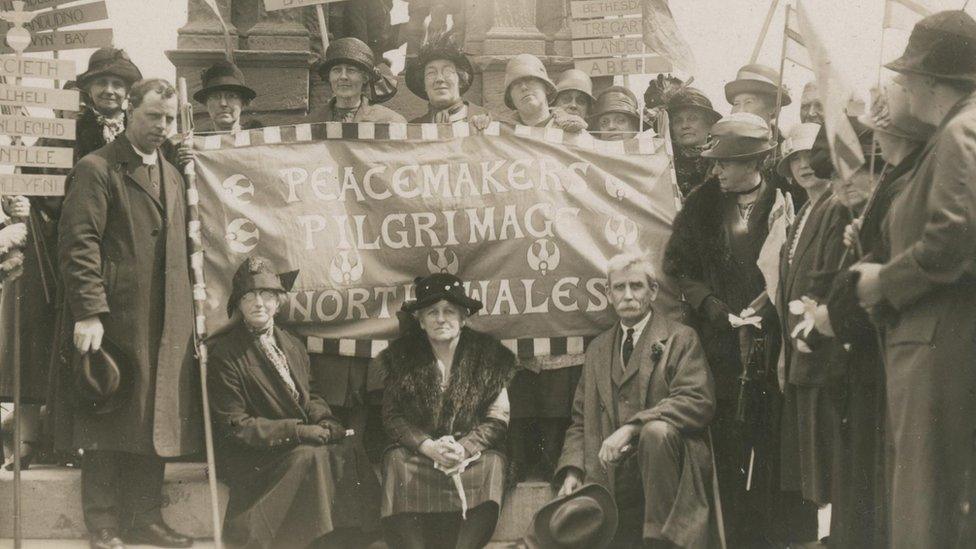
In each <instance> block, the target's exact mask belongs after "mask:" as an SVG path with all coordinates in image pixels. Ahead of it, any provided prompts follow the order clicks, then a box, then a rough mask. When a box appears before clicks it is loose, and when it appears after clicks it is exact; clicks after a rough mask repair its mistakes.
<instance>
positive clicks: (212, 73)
mask: <svg viewBox="0 0 976 549" xmlns="http://www.w3.org/2000/svg"><path fill="white" fill-rule="evenodd" d="M200 86H201V88H200V90H199V91H197V92H196V93H194V94H193V99H194V100H195V101H197V102H198V103H203V104H204V105H206V104H207V96H208V95H210V94H211V93H213V92H215V91H235V92H237V93H239V94H240V95H241V99H243V100H244V102H245V103H250V102H251V101H252V100H253V99H254V98H255V97H257V95H258V94H257V93H256V92H255V91H254V90H252V89H251V88H249V87H247V84H245V83H244V73H243V72H241V69H239V68H238V67H237V65H235V64H233V63H231V62H230V61H217V62H216V63H214V64H213V65H210V67H208V68H207V69H206V70H205V71H203V74H202V75H200Z"/></svg>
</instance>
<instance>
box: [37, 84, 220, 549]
mask: <svg viewBox="0 0 976 549" xmlns="http://www.w3.org/2000/svg"><path fill="white" fill-rule="evenodd" d="M127 114H128V116H127V122H128V124H127V127H126V130H125V133H124V134H122V135H120V136H118V137H117V138H116V139H115V140H114V141H113V142H111V143H109V144H108V145H106V146H104V147H102V148H101V149H99V150H97V151H95V152H94V153H92V154H89V155H88V156H86V157H85V158H83V159H82V160H81V161H80V162H79V163H78V164H77V165H76V166H75V169H74V172H73V177H72V182H71V185H69V186H68V189H67V195H66V196H65V200H64V206H63V208H62V212H61V220H60V225H59V232H60V235H61V237H60V241H59V243H58V244H59V246H58V251H59V254H58V257H59V260H60V268H61V274H62V277H63V280H64V296H65V297H64V299H65V316H66V319H65V327H66V331H67V332H68V333H67V334H65V337H70V338H71V339H72V340H73V345H72V353H73V354H74V355H75V357H81V358H80V359H79V360H83V359H84V357H86V356H88V355H89V354H94V353H96V352H99V350H100V349H101V348H102V346H103V343H104V344H106V345H107V348H111V349H114V351H113V353H114V355H115V356H114V358H115V361H116V362H117V363H118V364H119V365H120V370H121V371H122V372H124V375H125V378H126V379H127V380H128V381H127V382H126V383H125V384H123V385H122V386H120V387H119V388H118V389H116V390H114V393H120V394H115V395H112V396H114V397H116V398H117V402H118V404H117V406H116V407H115V408H113V409H111V410H101V411H88V410H82V411H79V410H78V409H77V408H76V406H74V405H72V404H71V403H70V399H69V401H68V402H63V403H60V402H59V403H56V406H55V410H54V414H55V418H54V425H56V432H55V444H56V446H57V447H58V448H60V449H74V448H82V449H83V450H84V457H83V462H82V472H81V482H82V508H83V512H84V517H85V524H86V526H87V527H88V531H89V532H90V535H91V540H90V543H91V546H92V547H96V548H117V547H122V546H123V542H124V543H129V544H148V545H157V546H163V547H189V546H190V545H192V543H193V540H192V538H189V537H187V536H184V535H182V534H179V533H177V532H175V531H173V530H172V529H171V528H170V527H169V526H168V525H166V523H165V522H163V518H162V514H161V506H162V488H163V472H164V461H163V459H164V458H173V457H179V456H186V455H189V454H194V453H197V452H199V451H200V450H201V449H202V445H201V442H202V429H201V427H202V425H201V424H200V418H201V414H200V406H199V396H200V395H199V393H198V392H197V389H195V388H194V387H196V383H197V381H196V377H197V375H198V372H197V371H196V367H195V363H194V360H193V345H192V340H193V309H192V304H193V300H192V290H191V287H190V275H189V267H188V257H187V253H186V242H187V234H186V227H187V224H186V217H185V216H186V203H185V199H184V193H183V180H182V179H181V178H180V174H179V171H178V170H177V168H176V167H175V166H173V165H172V164H170V163H169V162H168V161H167V160H166V159H165V158H164V156H163V155H162V154H160V153H159V147H160V145H162V144H163V142H164V141H165V140H166V136H167V133H168V132H169V131H170V129H171V127H172V125H173V122H174V120H175V118H176V114H177V98H176V90H174V89H173V86H172V85H170V84H169V83H168V82H166V81H165V80H161V79H148V80H141V81H139V82H137V83H135V84H134V85H133V86H132V89H131V91H130V95H129V109H128V113H127ZM69 334H71V335H69ZM63 370H66V373H64V374H61V373H60V372H59V375H67V376H71V373H70V370H71V369H70V368H63ZM65 384H66V386H68V387H72V386H74V385H75V382H74V380H73V378H72V379H64V380H62V381H60V382H59V386H61V385H65ZM68 390H69V391H70V390H71V389H68ZM76 391H77V389H76Z"/></svg>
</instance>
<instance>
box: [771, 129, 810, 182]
mask: <svg viewBox="0 0 976 549" xmlns="http://www.w3.org/2000/svg"><path fill="white" fill-rule="evenodd" d="M819 132H820V124H816V123H813V122H804V123H801V124H797V125H796V126H793V128H792V129H791V130H790V134H789V135H788V136H786V139H784V140H783V143H782V144H781V145H780V150H781V151H782V154H781V155H780V159H779V162H777V163H776V173H778V174H780V175H782V176H783V177H785V178H787V179H789V178H790V177H791V176H792V173H790V161H791V160H792V159H793V157H794V156H795V155H797V154H798V153H801V152H803V151H810V150H811V149H813V143H814V141H816V140H817V134H818V133H819Z"/></svg>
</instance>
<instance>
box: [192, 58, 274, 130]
mask: <svg viewBox="0 0 976 549" xmlns="http://www.w3.org/2000/svg"><path fill="white" fill-rule="evenodd" d="M200 81H201V87H200V90H198V91H197V92H196V93H195V94H193V99H195V100H196V101H197V102H198V103H200V104H202V105H203V106H204V107H206V109H207V114H209V115H210V124H211V128H209V129H207V128H199V129H200V130H201V131H202V132H209V131H212V132H229V133H237V132H239V131H241V129H242V127H241V113H242V111H243V110H244V108H245V107H247V106H248V105H250V104H251V101H253V100H254V98H255V97H257V92H255V91H254V90H253V89H251V88H249V87H248V86H247V84H245V83H244V73H242V72H241V69H239V68H238V67H237V65H235V64H233V63H231V62H229V61H218V62H216V63H214V64H213V65H211V66H210V67H209V68H207V70H205V71H203V74H202V75H201V77H200ZM256 127H260V125H254V124H250V125H248V128H247V129H253V128H256Z"/></svg>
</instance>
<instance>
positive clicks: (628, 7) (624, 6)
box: [570, 0, 643, 19]
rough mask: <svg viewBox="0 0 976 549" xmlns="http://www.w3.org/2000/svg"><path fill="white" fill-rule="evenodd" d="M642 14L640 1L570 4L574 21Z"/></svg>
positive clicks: (590, 0)
mask: <svg viewBox="0 0 976 549" xmlns="http://www.w3.org/2000/svg"><path fill="white" fill-rule="evenodd" d="M642 13H643V12H642V11H641V0H582V1H575V0H574V1H573V2H572V3H571V4H570V14H571V15H572V16H573V18H575V19H586V18H592V17H606V16H607V15H641V14H642Z"/></svg>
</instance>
